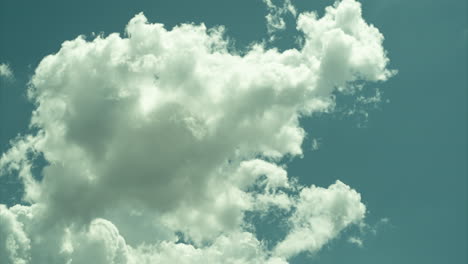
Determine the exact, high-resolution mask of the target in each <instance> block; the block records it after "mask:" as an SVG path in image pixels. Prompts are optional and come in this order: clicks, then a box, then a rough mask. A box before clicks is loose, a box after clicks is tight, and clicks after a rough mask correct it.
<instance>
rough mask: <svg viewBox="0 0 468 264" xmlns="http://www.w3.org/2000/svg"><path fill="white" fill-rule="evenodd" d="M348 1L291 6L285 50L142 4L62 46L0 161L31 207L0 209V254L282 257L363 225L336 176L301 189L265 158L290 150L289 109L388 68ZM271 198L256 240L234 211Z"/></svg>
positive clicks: (21, 257)
mask: <svg viewBox="0 0 468 264" xmlns="http://www.w3.org/2000/svg"><path fill="white" fill-rule="evenodd" d="M360 10H361V9H360V4H359V3H357V2H356V1H354V0H343V1H342V2H341V3H337V4H335V6H333V7H330V8H328V9H327V10H326V14H325V15H324V17H322V18H318V17H317V16H316V15H315V14H314V13H303V14H300V15H299V16H298V29H299V30H300V31H301V32H302V34H303V36H304V39H305V42H304V46H303V47H301V48H300V49H290V50H286V51H284V52H280V51H278V50H277V49H266V48H265V47H264V46H263V45H261V44H257V45H253V46H252V48H251V49H250V50H248V51H247V52H245V54H239V53H237V52H233V51H230V50H229V49H228V48H227V47H228V46H229V43H228V41H227V40H226V39H225V38H224V36H223V34H224V33H223V28H222V27H218V28H212V29H207V28H206V27H205V26H204V25H203V24H202V25H193V24H182V25H179V26H176V27H174V28H172V29H171V30H167V29H166V28H164V26H163V25H161V24H151V23H148V21H147V19H146V17H145V16H144V15H143V14H138V15H136V16H135V17H134V18H133V19H131V20H130V22H129V23H128V25H127V28H126V36H125V37H121V36H119V35H118V34H111V35H109V36H107V37H101V36H99V37H97V38H95V39H93V40H91V41H87V40H85V38H84V37H81V36H80V37H78V38H76V39H75V40H72V41H66V42H64V43H63V44H62V47H61V49H60V50H59V51H58V52H57V53H56V54H52V55H49V56H47V57H45V58H44V59H43V60H42V61H41V63H40V64H39V66H38V67H37V69H36V71H35V74H34V76H33V77H32V80H31V87H30V89H29V97H30V99H31V100H32V101H33V102H34V103H35V105H36V109H35V110H34V112H33V114H32V119H31V127H33V128H35V130H36V131H38V132H37V133H34V134H31V135H27V136H24V137H22V138H18V139H17V140H15V141H13V143H12V144H13V145H12V148H11V149H10V150H9V151H7V152H6V153H4V154H3V156H2V158H1V159H0V168H1V170H2V172H7V173H10V172H12V171H19V175H20V178H21V179H22V181H23V183H24V186H25V197H24V198H25V200H26V201H27V202H29V203H31V204H32V205H31V206H23V207H19V206H16V207H12V208H10V209H7V208H5V207H3V209H1V210H2V211H1V212H3V213H2V217H4V218H5V219H8V220H5V221H1V222H0V230H6V231H5V233H14V234H16V235H14V236H12V238H11V239H10V240H11V241H14V243H13V242H8V241H7V240H6V238H4V236H1V237H0V245H2V249H0V252H2V254H4V255H5V256H8V258H10V259H15V261H16V260H17V261H23V262H26V263H28V261H29V260H31V261H32V262H34V263H89V260H90V258H92V259H93V262H94V263H172V262H177V263H219V262H223V263H287V259H288V258H290V257H292V256H294V255H296V254H298V253H300V252H315V251H317V250H319V249H320V248H321V247H322V246H323V245H324V244H325V243H327V242H328V241H329V240H331V239H333V238H334V237H336V236H337V235H338V234H339V232H340V231H341V230H343V229H344V228H346V227H347V226H349V225H352V224H355V223H358V222H360V221H362V219H363V218H364V215H365V207H364V205H363V204H362V203H361V201H360V196H359V194H358V193H357V192H356V191H354V190H352V189H351V188H350V187H348V186H347V185H345V184H343V183H341V182H337V183H335V184H333V185H331V186H330V187H329V188H327V189H324V188H319V187H315V186H311V187H304V186H301V185H300V184H299V183H297V182H296V180H294V179H290V178H289V177H288V175H287V172H286V167H285V166H284V165H281V164H277V163H278V162H279V161H280V160H282V158H284V157H295V156H300V155H302V148H301V145H302V142H303V139H304V137H305V135H306V132H305V131H304V130H303V129H302V128H301V127H300V126H299V118H300V117H303V116H309V115H311V114H312V113H315V112H319V111H330V110H332V109H333V107H334V104H335V102H334V96H333V92H334V91H335V90H336V88H338V90H340V91H343V90H353V89H355V87H354V86H353V85H352V83H353V82H354V81H357V80H362V81H384V80H386V79H387V78H388V77H390V76H391V74H392V73H391V72H390V71H388V70H387V69H386V65H387V62H388V59H387V57H386V54H385V51H384V49H383V47H382V41H383V36H382V35H381V34H380V33H379V31H378V30H377V29H376V28H375V27H373V26H371V25H368V24H366V23H365V21H364V20H363V19H362V16H361V11H360ZM39 155H42V156H43V157H44V159H45V160H46V162H47V164H46V165H45V167H44V169H43V170H42V172H41V173H42V176H43V177H42V178H41V179H40V180H37V179H36V178H34V177H33V176H32V173H31V167H33V166H34V164H35V163H34V158H35V157H37V156H39ZM19 208H21V210H20V209H19ZM273 209H274V210H280V211H284V212H286V215H291V216H290V218H288V219H284V220H285V221H286V222H287V223H288V227H289V230H288V233H287V235H286V237H285V238H284V240H282V241H280V242H278V244H277V245H276V247H275V248H274V249H272V250H270V249H268V248H267V247H265V246H264V244H263V242H262V241H259V240H258V238H257V237H256V234H255V231H252V230H250V229H249V226H251V225H250V224H251V223H248V222H247V220H246V218H245V214H246V213H247V212H253V213H266V212H268V211H270V210H273ZM3 215H4V216H3ZM249 230H250V231H249ZM10 240H9V241H10ZM1 243H3V244H1ZM3 245H6V246H3ZM11 245H13V246H11ZM57 248H60V249H61V250H60V251H57ZM3 252H5V253H3ZM2 257H3V255H2ZM5 258H6V257H5ZM19 263H21V262H19Z"/></svg>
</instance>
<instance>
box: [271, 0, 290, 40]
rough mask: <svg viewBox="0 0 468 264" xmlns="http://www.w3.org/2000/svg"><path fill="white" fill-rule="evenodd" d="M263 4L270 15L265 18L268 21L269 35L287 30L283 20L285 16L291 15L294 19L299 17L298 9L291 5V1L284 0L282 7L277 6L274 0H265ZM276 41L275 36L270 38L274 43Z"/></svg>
mask: <svg viewBox="0 0 468 264" xmlns="http://www.w3.org/2000/svg"><path fill="white" fill-rule="evenodd" d="M263 2H264V3H265V5H266V6H267V9H268V14H267V15H266V16H265V18H266V20H267V28H268V33H269V34H273V33H275V32H276V31H280V30H284V29H286V22H285V21H284V18H283V16H284V15H286V14H288V13H289V14H291V15H292V16H294V17H296V16H297V11H296V8H295V7H294V5H293V4H292V3H291V0H284V3H283V5H282V6H278V5H275V4H274V3H273V2H272V0H263ZM274 39H275V38H274V36H271V37H270V41H273V40H274Z"/></svg>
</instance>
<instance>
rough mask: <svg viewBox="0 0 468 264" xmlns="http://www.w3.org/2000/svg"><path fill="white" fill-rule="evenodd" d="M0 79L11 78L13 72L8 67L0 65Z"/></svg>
mask: <svg viewBox="0 0 468 264" xmlns="http://www.w3.org/2000/svg"><path fill="white" fill-rule="evenodd" d="M0 77H3V78H5V79H12V78H13V71H12V70H11V68H10V65H8V64H6V63H0Z"/></svg>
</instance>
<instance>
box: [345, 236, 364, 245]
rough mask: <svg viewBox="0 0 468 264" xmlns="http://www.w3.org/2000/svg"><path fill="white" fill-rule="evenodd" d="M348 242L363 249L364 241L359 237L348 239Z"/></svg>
mask: <svg viewBox="0 0 468 264" xmlns="http://www.w3.org/2000/svg"><path fill="white" fill-rule="evenodd" d="M348 242H349V243H351V244H355V245H356V246H358V247H362V245H363V242H362V239H360V238H359V237H350V238H349V239H348Z"/></svg>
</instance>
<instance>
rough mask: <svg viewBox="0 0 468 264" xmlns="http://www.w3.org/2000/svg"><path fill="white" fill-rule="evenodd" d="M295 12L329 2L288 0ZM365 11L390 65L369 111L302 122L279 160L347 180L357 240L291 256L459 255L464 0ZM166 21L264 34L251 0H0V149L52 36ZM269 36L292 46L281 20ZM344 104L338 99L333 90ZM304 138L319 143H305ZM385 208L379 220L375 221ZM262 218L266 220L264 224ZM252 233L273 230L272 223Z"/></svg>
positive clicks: (5, 193)
mask: <svg viewBox="0 0 468 264" xmlns="http://www.w3.org/2000/svg"><path fill="white" fill-rule="evenodd" d="M292 2H293V4H294V5H296V7H297V8H298V10H299V11H304V10H317V11H318V13H319V14H322V13H323V7H324V6H327V5H330V4H332V1H324V0H293V1H292ZM361 3H362V4H363V12H364V17H365V18H366V20H367V22H369V23H372V24H374V25H375V26H376V27H378V28H379V30H380V31H381V32H382V33H383V34H384V36H385V42H384V47H385V48H386V49H387V50H388V52H389V58H390V60H391V64H390V68H392V69H397V70H398V74H397V75H396V76H395V77H393V78H392V79H390V80H389V81H388V82H386V83H377V84H370V85H369V87H379V88H381V89H382V91H383V97H384V100H386V99H388V100H389V102H388V103H382V104H381V105H380V106H379V107H378V109H373V110H370V111H369V113H370V116H369V119H368V121H367V122H364V123H363V122H362V116H359V115H355V116H351V117H347V116H344V115H342V114H332V115H322V116H316V117H313V118H309V119H304V120H302V122H303V126H304V128H305V129H306V131H307V132H308V134H309V136H308V138H307V140H306V141H305V142H304V147H303V148H304V150H305V153H304V154H305V155H304V158H302V159H295V160H293V161H292V162H291V163H289V166H288V172H289V174H290V175H292V176H295V177H298V178H299V180H300V181H301V182H302V183H303V184H305V185H309V184H316V185H319V186H328V185H330V184H331V183H333V182H334V181H335V180H336V179H340V180H342V181H343V182H345V183H346V184H349V185H350V186H351V187H353V188H355V189H356V190H358V191H359V192H360V193H361V195H362V197H363V200H364V202H365V204H366V205H367V207H368V210H369V214H368V216H367V223H368V224H369V225H370V226H371V227H373V228H375V229H376V230H377V233H376V234H372V233H371V232H368V233H367V235H365V240H364V245H363V247H362V248H359V247H357V246H355V245H352V244H350V243H348V242H347V241H346V239H345V236H343V237H342V239H338V240H335V241H333V242H332V243H330V244H329V245H327V246H326V247H325V248H324V249H323V250H322V251H321V252H319V253H318V254H317V255H315V256H312V257H306V256H299V257H297V258H296V259H295V260H294V261H293V263H324V264H328V263H361V264H367V263H369V264H371V263H372V264H374V263H380V264H386V263H392V264H393V263H401V264H404V263H408V264H410V263H411V264H415V263H425V264H431V263H433V264H441V263H449V264H452V263H453V264H458V263H460V264H461V263H467V236H468V233H467V206H468V205H467V108H466V103H467V46H468V43H467V40H468V26H467V4H466V1H465V0H445V1H423V0H413V1H403V0H362V1H361ZM141 11H143V12H144V13H145V15H146V16H147V17H148V19H149V21H151V22H160V23H164V24H165V25H166V27H168V28H171V27H172V26H174V25H176V24H179V23H181V22H195V23H200V22H204V23H205V24H206V25H207V26H208V27H211V26H214V25H224V26H226V28H227V35H228V36H229V37H231V38H232V39H234V40H235V42H236V46H237V47H238V48H240V49H242V48H243V47H245V46H246V45H247V44H249V43H251V42H252V41H260V40H262V39H265V38H267V32H266V26H265V19H264V16H265V15H266V12H267V11H266V8H265V5H264V4H263V3H262V2H261V0H237V1H233V0H230V1H227V0H200V1H193V0H171V1H169V0H134V1H123V0H112V1H107V0H106V1H90V0H82V1H68V0H42V1H26V0H15V1H13V0H0V35H1V36H2V37H1V40H0V62H7V63H9V65H10V66H11V68H12V70H13V71H14V74H15V79H14V80H12V81H7V80H0V85H1V87H0V152H4V151H5V150H7V149H8V146H9V144H8V142H9V140H11V139H13V138H14V137H15V136H16V135H17V134H18V133H24V132H25V131H27V125H28V122H29V117H30V113H31V110H32V105H30V104H29V103H28V102H27V99H26V96H25V91H26V84H27V82H28V79H29V78H30V76H31V75H32V74H33V71H34V69H35V67H36V66H37V64H38V63H39V61H40V60H41V59H42V58H43V57H44V56H46V55H47V54H50V53H54V52H56V51H58V50H59V48H60V44H61V43H62V42H63V41H65V40H69V39H74V38H75V37H76V36H77V35H80V34H84V35H87V36H89V37H90V36H91V32H96V33H99V32H104V34H108V33H111V32H123V29H124V26H125V25H126V23H127V22H128V21H129V19H130V18H132V17H133V16H134V15H135V14H136V13H139V12H141ZM287 22H288V28H287V30H286V31H285V32H283V33H280V34H279V36H280V40H279V41H278V42H277V43H276V44H275V45H279V47H280V48H288V47H291V46H292V45H293V43H294V40H293V38H292V37H293V36H294V35H296V34H297V32H296V31H295V29H294V26H295V25H294V23H293V21H292V19H289V20H287ZM341 100H342V101H343V103H344V104H346V103H347V100H348V99H347V98H342V99H341ZM312 138H319V139H320V142H321V146H320V149H319V150H316V151H313V150H312V147H311V144H312V143H311V140H312ZM19 194H20V186H19V185H18V184H17V183H16V182H15V181H14V180H13V179H12V178H1V179H0V203H7V204H14V203H17V202H18V201H19ZM383 218H388V219H389V222H388V223H386V224H379V221H380V220H381V219H383ZM270 228H271V230H269V229H270ZM264 229H265V230H262V232H265V233H268V232H273V231H274V230H273V229H272V227H268V228H264Z"/></svg>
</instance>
